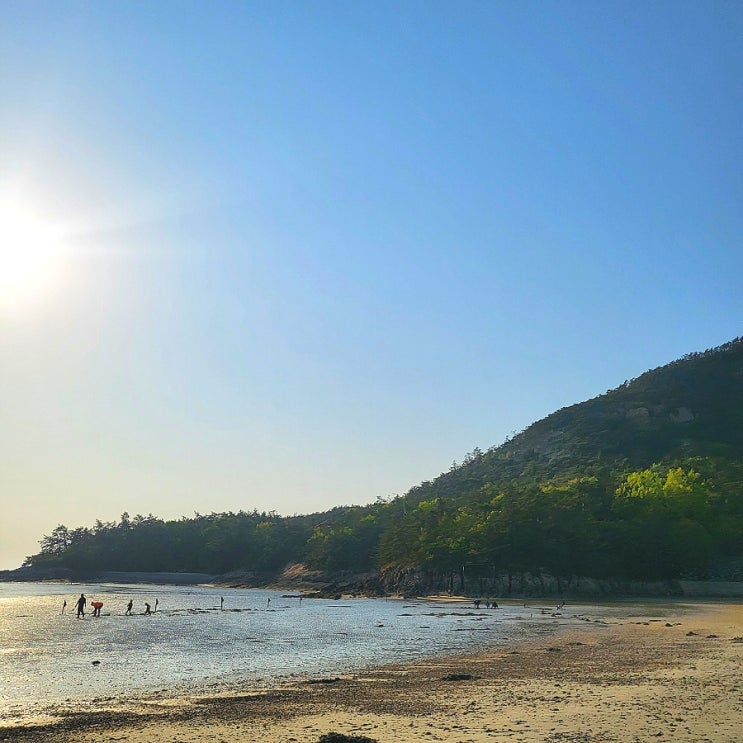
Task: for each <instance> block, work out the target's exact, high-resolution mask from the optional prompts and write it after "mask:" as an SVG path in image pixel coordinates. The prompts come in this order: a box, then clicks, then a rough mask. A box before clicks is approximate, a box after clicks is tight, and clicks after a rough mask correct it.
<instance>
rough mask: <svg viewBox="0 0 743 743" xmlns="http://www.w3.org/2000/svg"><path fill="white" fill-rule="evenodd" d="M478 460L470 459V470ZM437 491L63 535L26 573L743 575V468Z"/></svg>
mask: <svg viewBox="0 0 743 743" xmlns="http://www.w3.org/2000/svg"><path fill="white" fill-rule="evenodd" d="M471 464H472V463H471V462H470V465H471ZM429 495H430V487H423V486H421V487H418V488H413V489H412V490H411V491H410V492H409V493H407V494H406V495H405V496H399V497H396V498H394V499H391V500H383V499H379V500H378V501H377V502H376V503H374V504H372V505H370V506H364V507H360V506H354V507H339V508H335V509H333V510H332V511H329V512H327V513H321V514H312V515H308V516H292V517H282V516H279V515H278V514H275V513H259V512H257V511H252V512H244V511H241V512H239V513H219V514H210V515H199V514H196V515H195V516H194V517H193V518H182V519H179V520H175V521H163V520H162V519H159V518H156V517H154V516H152V515H149V516H135V517H134V518H130V517H129V516H128V515H127V514H123V515H122V517H121V519H120V521H119V522H118V523H116V522H110V523H104V522H100V521H98V522H96V524H95V525H94V526H93V527H92V528H75V529H68V528H67V527H65V526H59V527H57V528H56V529H54V531H53V532H52V533H51V534H50V535H48V536H45V537H44V538H43V540H42V541H41V552H39V554H37V555H33V556H31V557H29V558H28V559H27V561H26V564H27V565H33V566H35V567H44V566H47V567H66V568H71V569H73V570H77V571H89V572H98V571H109V570H110V571H173V572H206V573H210V574H224V573H227V572H230V571H250V572H254V573H259V574H260V573H263V574H277V573H278V572H280V571H281V570H282V569H283V568H284V567H285V566H286V565H287V564H291V563H304V564H306V565H307V566H309V567H312V568H317V569H322V570H326V571H341V570H343V571H348V570H350V571H357V572H363V571H372V570H381V571H387V572H394V571H406V570H411V569H417V570H422V571H423V573H424V574H426V575H427V576H428V578H429V582H430V584H431V585H440V586H442V587H448V588H451V589H456V590H466V589H467V588H468V586H469V587H471V586H472V584H471V583H468V581H472V580H473V579H474V578H476V580H477V581H478V585H480V586H482V585H483V582H485V584H486V585H487V583H488V581H489V580H490V579H491V578H492V579H493V580H494V578H495V575H496V574H501V575H502V574H504V573H506V574H509V575H510V574H514V575H516V574H521V573H547V574H550V575H553V576H558V577H559V576H574V575H579V576H586V577H595V578H616V579H638V580H654V579H670V578H682V577H687V578H696V579H708V578H718V579H720V578H722V579H743V466H741V465H740V464H737V463H734V462H731V461H729V460H725V459H720V458H712V457H696V458H687V459H684V460H676V461H673V462H666V463H665V464H663V465H655V466H652V467H649V468H646V469H642V470H635V471H629V472H627V471H608V470H603V469H600V468H597V467H586V468H583V469H580V468H574V469H573V470H572V471H570V472H569V473H563V474H562V475H561V476H559V477H556V478H551V479H549V480H540V479H539V478H538V477H529V476H528V475H525V476H522V477H521V478H519V479H518V480H514V481H511V482H509V483H506V484H494V483H492V482H488V483H485V484H479V483H477V484H475V486H474V487H473V488H472V489H471V490H469V491H463V492H461V494H460V495H459V496H458V497H456V498H447V497H428V496H429Z"/></svg>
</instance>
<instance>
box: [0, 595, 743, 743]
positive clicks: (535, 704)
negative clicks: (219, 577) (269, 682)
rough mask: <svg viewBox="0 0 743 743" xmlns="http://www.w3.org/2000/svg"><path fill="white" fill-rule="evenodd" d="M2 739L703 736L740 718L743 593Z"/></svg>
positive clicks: (67, 721) (394, 741) (114, 709)
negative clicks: (471, 650) (466, 651)
mask: <svg viewBox="0 0 743 743" xmlns="http://www.w3.org/2000/svg"><path fill="white" fill-rule="evenodd" d="M96 709H97V711H87V710H83V709H79V708H71V709H66V710H65V709H63V708H58V709H57V710H56V711H55V717H56V720H55V722H54V723H53V724H51V725H48V726H43V727H39V728H36V729H28V728H26V729H23V728H4V729H0V740H3V739H5V740H12V741H34V743H36V742H38V741H42V740H43V741H49V743H57V741H62V740H69V739H70V737H74V738H75V739H76V740H77V741H83V742H86V743H92V741H126V742H127V743H145V742H149V741H159V742H167V743H217V742H221V741H264V740H265V741H271V743H316V742H317V741H319V739H320V737H321V736H322V735H323V734H326V733H328V732H331V731H332V732H337V733H342V734H344V735H347V736H363V737H366V738H369V739H372V740H376V741H379V743H407V742H408V741H445V742H446V743H465V742H467V743H485V742H486V741H488V742H490V741H522V742H524V743H532V742H534V743H536V742H537V741H555V742H557V741H572V742H576V743H588V742H591V741H596V742H601V743H605V742H607V741H622V742H624V741H633V742H634V741H658V740H661V741H662V740H667V741H688V742H689V743H690V742H691V741H694V742H695V743H699V742H703V741H709V742H711V743H734V742H736V743H737V741H739V740H740V731H741V730H743V605H732V604H705V605H701V604H700V605H698V606H697V607H695V608H694V610H693V611H691V612H690V611H689V610H688V605H684V606H683V607H681V606H679V607H678V611H676V610H674V608H673V606H670V607H669V608H668V611H667V612H666V614H665V616H664V617H663V618H662V619H660V620H659V619H653V620H649V619H646V620H643V619H637V620H634V619H633V620H626V619H625V620H618V621H616V622H612V623H609V624H603V623H599V622H586V623H585V629H582V628H581V629H580V630H575V629H570V630H567V631H563V632H560V633H558V634H557V635H555V636H553V637H551V638H549V639H544V638H542V639H538V640H531V641H529V642H528V643H524V644H521V645H519V646H515V647H511V648H507V649H500V648H499V649H494V650H492V651H489V652H486V653H480V654H478V655H468V656H458V657H452V658H436V659H429V660H426V661H422V662H417V663H409V664H404V665H398V666H385V667H384V668H378V669H374V670H369V671H363V672H359V673H356V674H352V675H344V676H341V677H338V678H317V679H312V680H310V681H303V682H296V683H293V684H292V685H281V686H277V687H276V688H272V689H264V690H255V689H252V688H246V689H245V690H244V691H242V692H240V691H238V692H234V693H231V694H228V695H222V696H213V697H188V698H180V699H173V698H168V697H166V696H163V697H158V696H157V695H155V696H153V697H152V698H149V699H143V700H138V701H136V702H132V701H131V700H128V701H126V700H115V699H114V700H111V699H109V700H101V702H99V704H98V705H97V706H96Z"/></svg>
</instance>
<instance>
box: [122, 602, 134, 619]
mask: <svg viewBox="0 0 743 743" xmlns="http://www.w3.org/2000/svg"><path fill="white" fill-rule="evenodd" d="M132 606H134V602H133V601H132V600H131V599H129V603H128V604H127V605H126V611H125V612H124V614H128V615H129V616H131V615H132Z"/></svg>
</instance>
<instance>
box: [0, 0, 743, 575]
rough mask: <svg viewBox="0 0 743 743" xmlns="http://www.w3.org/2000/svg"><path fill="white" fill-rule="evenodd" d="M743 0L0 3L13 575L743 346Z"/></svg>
mask: <svg viewBox="0 0 743 743" xmlns="http://www.w3.org/2000/svg"><path fill="white" fill-rule="evenodd" d="M742 37H743V4H741V3H739V2H724V1H720V2H704V1H700V2H685V1H684V0H681V1H680V2H679V1H674V2H663V1H662V0H661V1H659V2H653V3H646V2H635V1H633V0H622V1H621V2H612V1H611V0H607V1H605V2H600V3H586V2H570V1H568V0H565V1H563V2H556V3H555V2H549V0H540V1H539V2H529V1H528V0H527V1H526V2H496V1H494V0H493V1H490V2H478V1H475V0H464V2H460V1H457V2H441V1H436V0H431V1H430V2H417V1H415V0H409V1H401V0H397V1H396V2H386V1H385V0H373V1H372V0H358V2H334V1H330V0H318V1H316V2H287V1H285V0H277V1H276V2H262V1H261V2H251V1H249V0H246V1H244V2H226V1H224V0H222V1H219V0H216V1H215V2H209V3H204V2H188V1H187V0H179V1H178V2H167V1H163V0H161V1H160V2H150V1H148V2H137V1H136V0H127V2H123V1H121V2H110V3H99V2H76V1H75V0H67V1H66V2H58V1H57V0H55V1H54V2H45V1H44V0H34V2H28V1H27V0H21V1H19V2H16V1H15V0H0V508H1V511H0V514H1V516H0V568H14V567H18V566H19V565H20V564H21V562H22V561H23V559H24V557H25V556H27V555H31V554H33V553H35V552H37V551H38V549H39V545H38V541H39V540H40V539H41V538H42V536H43V535H44V534H49V533H50V532H51V531H52V529H53V528H54V527H55V526H57V525H58V524H65V525H66V526H68V527H69V528H74V527H77V526H92V525H93V523H94V522H95V520H96V519H101V520H103V521H117V520H118V519H119V517H120V515H121V514H122V513H123V512H125V511H126V512H128V513H129V514H130V515H132V516H133V515H134V514H136V513H141V514H145V515H146V514H149V513H152V514H154V515H156V516H160V517H162V518H165V519H172V518H180V517H182V516H192V515H193V514H194V513H195V512H198V513H211V512H224V511H239V510H241V509H245V510H248V511H250V510H252V509H253V508H257V509H258V510H259V511H270V510H275V511H277V512H279V513H280V514H283V515H291V514H295V513H311V512H316V511H321V510H326V509H329V508H331V507H333V506H337V505H348V504H366V503H370V502H373V501H374V500H375V499H376V498H377V497H380V496H381V497H383V498H387V497H390V496H394V495H395V494H402V493H404V492H406V491H407V490H408V489H409V488H410V487H411V486H413V485H416V484H418V483H420V482H421V481H423V480H429V479H433V478H434V477H436V476H437V475H438V474H439V473H441V472H442V471H446V470H447V469H448V468H449V467H450V465H451V463H452V461H454V460H456V461H461V460H462V458H463V457H464V455H465V454H466V453H467V452H469V451H471V450H473V449H474V448H475V447H479V448H481V449H487V448H489V447H491V446H494V445H498V444H500V443H502V442H503V441H504V439H505V438H506V437H508V436H510V435H512V434H513V433H515V432H517V431H520V430H522V429H524V428H525V427H527V426H528V425H529V424H530V423H532V422H534V421H535V420H538V419H540V418H543V417H544V416H546V415H548V414H549V413H551V412H553V411H554V410H556V409H558V408H561V407H563V406H565V405H570V404H573V403H576V402H579V401H582V400H586V399H589V398H591V397H594V396H596V395H598V394H601V393H603V392H605V391H606V390H607V389H610V388H614V387H616V386H618V385H619V384H621V383H622V382H623V381H624V380H625V379H630V378H633V377H636V376H638V375H639V374H641V373H642V372H644V371H646V370H647V369H650V368H654V367H656V366H659V365H662V364H664V363H667V362H669V361H671V360H673V359H675V358H678V357H680V356H682V355H683V354H685V353H688V352H693V351H701V350H704V349H707V348H711V347H714V346H717V345H719V344H721V343H724V342H725V341H728V340H730V339H732V338H734V337H736V336H738V335H741V333H742V332H743V322H741V321H742V320H743V291H742V290H741V286H743V250H741V237H742V236H743V208H741V205H742V204H743V198H742V197H743V188H742V185H743V181H742V177H743V176H742V174H743V154H742V153H743V149H742V148H741V146H740V145H741V138H740V134H741V120H742V116H741V114H743V100H742V95H741V94H742V84H743V74H742V73H743V59H742V54H743V52H742V47H741V45H740V39H741V38H742Z"/></svg>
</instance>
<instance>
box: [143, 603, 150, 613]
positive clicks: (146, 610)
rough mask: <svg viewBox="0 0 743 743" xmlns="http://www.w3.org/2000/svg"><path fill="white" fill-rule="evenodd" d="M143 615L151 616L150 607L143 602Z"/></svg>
mask: <svg viewBox="0 0 743 743" xmlns="http://www.w3.org/2000/svg"><path fill="white" fill-rule="evenodd" d="M144 613H145V614H152V610H151V609H150V605H149V604H148V603H147V602H146V601H145V602H144Z"/></svg>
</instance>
